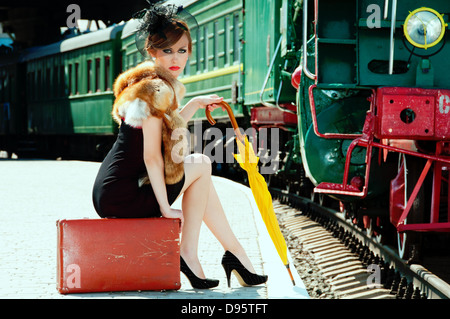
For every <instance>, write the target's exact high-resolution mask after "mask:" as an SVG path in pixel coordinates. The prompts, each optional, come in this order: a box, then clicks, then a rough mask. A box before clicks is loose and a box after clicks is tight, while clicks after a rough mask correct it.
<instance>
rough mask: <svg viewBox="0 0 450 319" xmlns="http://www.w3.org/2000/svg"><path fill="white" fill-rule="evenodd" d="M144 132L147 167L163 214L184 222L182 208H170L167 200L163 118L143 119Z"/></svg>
mask: <svg viewBox="0 0 450 319" xmlns="http://www.w3.org/2000/svg"><path fill="white" fill-rule="evenodd" d="M142 134H143V135H144V162H145V167H146V168H147V173H148V177H149V179H150V183H151V185H152V188H153V192H154V193H155V197H156V200H157V201H158V204H159V207H160V210H161V214H162V216H163V217H166V218H180V219H181V220H182V222H183V214H182V212H181V210H178V209H172V208H170V205H169V202H168V200H167V191H166V183H165V180H164V159H163V156H162V153H161V134H162V119H160V118H157V117H154V116H150V117H148V118H146V119H145V120H143V121H142Z"/></svg>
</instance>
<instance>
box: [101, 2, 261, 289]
mask: <svg viewBox="0 0 450 319" xmlns="http://www.w3.org/2000/svg"><path fill="white" fill-rule="evenodd" d="M179 17H180V9H179V8H176V7H171V6H164V7H163V6H152V7H151V8H150V9H149V10H146V14H145V17H144V22H143V24H142V27H141V29H140V30H141V31H143V33H144V34H146V37H145V50H146V53H148V54H149V55H151V57H152V59H153V61H154V63H151V62H144V63H141V64H140V65H138V66H136V67H135V68H133V69H130V70H128V71H126V72H124V73H122V74H121V75H120V76H119V77H118V78H117V80H116V82H115V83H114V94H115V96H116V100H115V102H114V107H113V117H114V119H115V120H116V121H117V122H119V124H120V130H119V134H118V137H117V141H116V142H115V144H114V145H113V147H112V149H111V151H110V152H109V153H108V155H107V156H106V157H105V160H104V161H103V163H102V165H101V167H100V170H99V173H98V176H97V178H96V181H95V184H94V189H93V200H94V206H95V209H96V210H97V212H98V214H99V215H100V216H101V217H117V218H144V217H160V216H162V217H165V218H179V219H181V222H182V227H181V232H182V235H181V242H180V254H181V257H180V269H181V271H182V272H183V273H184V274H185V275H186V276H187V278H188V279H189V281H190V283H191V285H192V286H193V287H194V288H212V287H215V286H217V285H218V284H219V281H218V280H214V279H207V278H206V276H205V274H204V272H203V269H202V266H201V264H200V262H199V259H198V254H197V250H198V242H199V234H200V227H201V224H202V222H205V224H206V225H207V226H208V228H209V229H210V230H211V232H212V233H213V234H214V236H215V237H216V238H217V239H218V240H219V242H220V243H221V244H222V246H223V248H224V249H225V254H224V256H223V259H222V266H223V267H224V270H225V272H226V277H227V280H228V286H229V285H230V274H231V272H232V271H233V270H235V271H236V273H237V274H238V276H237V277H238V279H239V281H240V283H241V284H242V285H256V284H261V283H264V282H266V281H267V276H260V275H257V274H255V273H254V272H255V270H254V268H253V266H252V264H251V262H250V260H249V258H248V256H247V255H246V253H245V251H244V249H243V247H242V246H241V244H240V243H239V241H238V240H237V238H236V237H235V235H234V234H233V232H232V230H231V227H230V225H229V223H228V221H227V218H226V216H225V213H224V210H223V207H222V205H221V203H220V200H219V197H218V196H217V193H216V190H215V189H214V185H213V184H212V180H211V162H210V160H209V158H208V157H206V156H204V155H203V154H192V155H189V156H187V157H185V158H184V159H183V154H184V153H183V151H182V150H180V149H179V146H180V144H181V145H182V143H181V142H180V140H173V139H172V133H173V132H175V131H176V130H177V129H179V128H185V127H186V123H187V122H188V121H189V119H190V118H191V117H192V116H193V115H194V114H195V112H196V111H197V110H199V109H204V108H209V109H210V110H213V109H215V108H217V107H218V105H217V104H218V103H220V102H221V101H222V98H221V97H218V96H217V95H210V96H199V97H196V98H193V99H191V100H190V101H189V102H188V103H187V104H186V105H185V106H184V107H183V108H182V110H181V111H179V112H178V101H180V100H181V99H182V95H183V94H184V86H183V85H182V84H181V83H180V82H179V81H177V80H176V78H177V77H178V76H179V75H180V74H181V73H182V72H183V70H184V68H185V66H186V63H187V60H188V57H189V54H190V53H191V46H192V43H191V37H190V33H189V29H188V27H187V24H186V23H185V22H183V21H182V20H181V19H179ZM140 35H142V32H140ZM177 147H178V148H177ZM180 156H181V159H180ZM143 175H144V176H148V179H147V180H148V182H147V183H144V185H140V186H139V180H142V176H143ZM141 184H142V183H141ZM181 194H183V198H182V210H177V209H173V208H171V204H172V203H173V202H174V201H175V200H176V199H177V198H178V197H179V196H180V195H181Z"/></svg>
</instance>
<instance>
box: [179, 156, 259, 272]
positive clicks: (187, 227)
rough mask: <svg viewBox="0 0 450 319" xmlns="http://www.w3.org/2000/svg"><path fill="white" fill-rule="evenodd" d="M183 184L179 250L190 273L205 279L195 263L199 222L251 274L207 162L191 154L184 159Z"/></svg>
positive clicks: (249, 263) (250, 267) (196, 262)
mask: <svg viewBox="0 0 450 319" xmlns="http://www.w3.org/2000/svg"><path fill="white" fill-rule="evenodd" d="M184 166H185V185H184V187H183V190H182V191H181V193H182V194H183V193H184V195H183V201H182V208H183V215H184V225H183V229H182V237H181V245H180V251H181V255H182V256H183V259H184V260H185V261H186V263H187V264H188V266H189V267H190V268H191V270H192V271H193V272H194V273H195V274H196V275H197V276H198V277H200V278H205V276H204V273H203V270H202V268H201V265H200V262H199V260H198V254H197V252H198V240H199V235H200V227H201V223H202V221H204V222H205V224H206V225H207V226H208V228H209V229H210V230H211V232H212V233H213V235H214V236H215V237H216V238H217V239H218V240H219V242H220V243H221V245H222V246H223V248H224V249H225V250H229V251H230V252H232V253H233V254H234V255H235V256H236V257H238V258H239V260H240V261H241V262H242V264H243V265H244V266H245V267H246V268H247V269H248V270H249V271H251V272H255V271H254V269H253V266H252V264H251V262H250V260H249V258H248V257H247V254H246V253H245V251H244V249H243V247H242V246H241V244H240V243H239V241H238V239H237V238H236V236H235V235H234V233H233V231H232V229H231V227H230V225H229V223H228V220H227V218H226V215H225V212H224V210H223V207H222V204H221V203H220V199H219V197H218V195H217V192H216V190H215V188H214V186H213V184H212V181H211V162H210V160H209V158H208V157H206V156H204V155H202V154H192V155H190V156H188V157H187V158H186V160H185V165H184Z"/></svg>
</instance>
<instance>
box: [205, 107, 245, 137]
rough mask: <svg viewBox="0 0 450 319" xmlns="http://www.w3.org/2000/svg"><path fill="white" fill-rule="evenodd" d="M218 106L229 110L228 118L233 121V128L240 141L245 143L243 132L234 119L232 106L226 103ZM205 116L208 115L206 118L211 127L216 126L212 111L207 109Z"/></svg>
mask: <svg viewBox="0 0 450 319" xmlns="http://www.w3.org/2000/svg"><path fill="white" fill-rule="evenodd" d="M218 105H220V106H222V107H224V108H225V109H226V110H227V113H228V116H229V117H230V120H231V125H232V126H233V129H234V132H235V133H236V136H237V137H238V138H239V140H241V141H243V140H244V137H243V136H242V134H241V132H240V131H239V126H238V124H237V122H236V118H235V117H234V114H233V111H232V110H231V106H230V105H229V104H228V103H227V102H225V101H222V102H220V103H218ZM205 115H206V118H207V119H208V122H209V123H210V124H211V125H215V124H216V121H215V120H214V119H213V118H212V116H211V111H210V110H209V109H208V108H206V109H205Z"/></svg>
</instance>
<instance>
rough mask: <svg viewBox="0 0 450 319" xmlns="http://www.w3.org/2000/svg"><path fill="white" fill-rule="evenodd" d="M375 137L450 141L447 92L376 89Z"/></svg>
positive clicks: (412, 89)
mask: <svg viewBox="0 0 450 319" xmlns="http://www.w3.org/2000/svg"><path fill="white" fill-rule="evenodd" d="M376 106H377V113H376V117H377V121H376V131H375V136H376V137H377V138H406V139H419V140H422V139H424V140H450V125H449V123H450V90H436V89H420V88H403V87H386V88H379V89H378V90H377V105H376Z"/></svg>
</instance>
